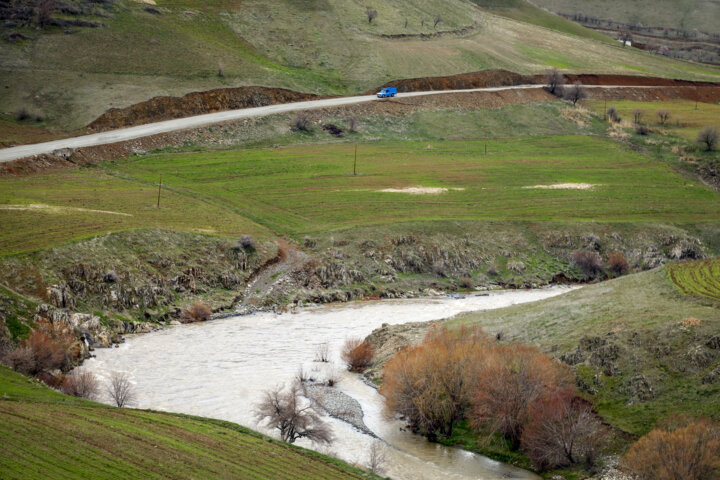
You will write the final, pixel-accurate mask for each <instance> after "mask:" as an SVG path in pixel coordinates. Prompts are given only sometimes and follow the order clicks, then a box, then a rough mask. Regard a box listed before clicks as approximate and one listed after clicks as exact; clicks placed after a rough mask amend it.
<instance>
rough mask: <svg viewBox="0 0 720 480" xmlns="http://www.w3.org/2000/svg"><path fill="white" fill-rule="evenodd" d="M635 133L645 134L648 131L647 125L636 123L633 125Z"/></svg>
mask: <svg viewBox="0 0 720 480" xmlns="http://www.w3.org/2000/svg"><path fill="white" fill-rule="evenodd" d="M635 133H637V134H638V135H643V136H645V135H647V134H648V133H650V129H649V128H648V127H646V126H645V125H637V126H636V127H635Z"/></svg>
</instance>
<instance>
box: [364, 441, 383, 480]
mask: <svg viewBox="0 0 720 480" xmlns="http://www.w3.org/2000/svg"><path fill="white" fill-rule="evenodd" d="M384 463H385V452H384V448H383V446H382V444H381V443H380V442H379V441H375V442H373V443H372V445H370V453H369V454H368V464H367V467H368V470H370V473H374V474H376V475H381V474H382V472H383V470H384V468H383V465H384Z"/></svg>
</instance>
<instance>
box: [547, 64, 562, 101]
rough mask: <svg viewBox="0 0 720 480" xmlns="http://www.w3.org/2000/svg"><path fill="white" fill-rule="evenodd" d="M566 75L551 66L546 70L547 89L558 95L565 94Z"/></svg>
mask: <svg viewBox="0 0 720 480" xmlns="http://www.w3.org/2000/svg"><path fill="white" fill-rule="evenodd" d="M563 85H565V77H564V76H563V74H562V73H560V71H559V70H558V69H557V68H550V69H548V70H546V71H545V90H547V91H548V92H549V93H550V94H552V95H555V96H556V97H562V96H563V94H564V88H563Z"/></svg>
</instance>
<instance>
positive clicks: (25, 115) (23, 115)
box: [13, 107, 31, 122]
mask: <svg viewBox="0 0 720 480" xmlns="http://www.w3.org/2000/svg"><path fill="white" fill-rule="evenodd" d="M13 117H14V118H15V120H17V121H18V122H24V121H25V120H28V119H29V118H30V117H31V115H30V112H28V110H27V108H25V107H22V108H20V109H18V110H16V111H15V113H14V114H13Z"/></svg>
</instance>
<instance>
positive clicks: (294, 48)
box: [0, 0, 720, 130]
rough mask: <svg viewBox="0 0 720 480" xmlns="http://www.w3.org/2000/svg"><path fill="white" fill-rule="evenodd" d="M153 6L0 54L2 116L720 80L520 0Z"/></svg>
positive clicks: (719, 72)
mask: <svg viewBox="0 0 720 480" xmlns="http://www.w3.org/2000/svg"><path fill="white" fill-rule="evenodd" d="M157 3H158V8H156V10H157V11H158V12H159V14H154V13H150V12H148V11H146V10H145V7H146V5H143V4H141V3H139V2H132V1H125V2H123V3H122V5H121V6H120V7H118V8H116V9H115V12H114V14H113V16H112V17H111V18H91V20H94V21H102V22H103V23H104V24H105V25H106V27H104V28H95V29H93V28H81V29H76V30H75V31H74V33H73V34H71V35H67V34H65V33H63V32H62V31H61V30H59V29H56V30H51V31H48V32H46V33H42V34H41V33H39V32H38V31H37V30H34V29H27V31H26V32H25V33H26V34H27V35H29V36H30V37H31V39H30V40H26V41H24V42H21V43H20V44H7V45H6V48H4V49H3V50H2V53H0V76H2V78H3V79H4V82H3V84H4V86H5V87H6V88H2V89H0V103H2V105H3V106H4V108H3V112H0V113H3V114H4V115H5V117H4V118H5V120H7V121H11V120H10V119H11V114H12V112H15V111H17V110H18V109H21V108H26V109H27V110H28V111H29V112H30V113H31V114H32V115H33V116H35V115H40V116H41V117H42V118H43V119H44V120H43V122H41V123H40V126H44V127H51V128H55V129H58V128H59V129H64V130H72V129H75V128H79V127H81V126H83V125H85V124H87V123H89V122H90V121H91V120H93V119H94V118H96V117H97V116H99V115H100V114H101V113H102V112H104V111H105V110H106V109H108V108H110V107H121V106H127V105H130V104H133V103H137V102H139V101H142V100H146V99H148V98H150V97H153V96H156V95H168V94H171V95H179V94H184V93H187V92H189V91H196V90H208V89H212V88H219V87H227V86H237V85H253V84H261V85H271V86H278V87H287V88H292V89H296V90H302V91H307V92H317V93H353V92H358V91H365V90H367V89H369V88H373V87H375V86H377V85H380V84H383V83H385V82H387V81H390V80H393V79H398V78H408V77H420V76H431V75H450V74H456V73H464V72H469V71H477V70H483V69H488V68H506V69H511V70H515V71H519V72H522V73H538V72H541V71H543V70H544V69H545V68H547V67H548V66H550V65H555V66H560V67H562V68H567V69H572V70H582V71H594V72H608V71H617V72H624V73H638V72H642V73H648V74H653V75H659V76H669V77H678V78H697V79H706V80H713V79H715V80H717V79H720V69H718V68H715V67H711V66H702V65H697V64H691V63H685V62H678V61H674V60H671V59H668V58H665V57H660V56H656V55H650V54H647V53H644V52H641V51H638V50H634V49H623V48H620V47H619V46H618V45H616V44H615V43H613V42H608V41H607V39H606V38H605V37H604V36H602V35H598V34H597V33H595V32H592V31H590V30H587V29H584V28H581V27H578V26H576V25H573V24H572V23H571V22H566V21H565V20H562V19H560V18H556V17H554V16H552V15H550V14H548V13H547V12H544V11H542V10H540V9H537V8H535V7H532V6H530V5H528V4H527V3H525V2H522V3H516V4H515V5H514V6H513V7H512V8H509V9H508V8H504V9H502V10H480V9H478V8H476V7H475V5H474V4H473V3H471V2H468V1H465V0H448V1H441V0H412V1H411V0H390V1H388V2H384V3H383V6H382V8H380V6H379V5H376V7H377V9H379V15H378V18H377V19H376V20H375V21H373V22H372V23H368V22H367V18H366V16H365V14H364V10H365V6H366V5H365V3H362V2H357V1H356V0H341V1H335V2H327V1H325V2H312V4H311V3H309V2H306V1H301V2H297V1H291V0H282V1H278V2H271V3H268V2H262V1H259V0H248V1H244V2H242V5H241V6H238V5H237V3H236V2H230V1H223V2H210V3H209V2H200V1H198V0H183V1H181V0H159V1H158V2H157ZM480 3H481V4H483V2H480ZM438 15H440V16H441V17H442V22H441V23H439V24H438V25H437V29H436V28H435V27H433V23H434V22H433V19H434V18H435V17H436V16H438ZM508 17H512V18H508ZM406 20H407V27H405V21H406ZM423 23H424V24H423ZM471 25H477V27H476V28H475V29H474V30H472V31H471V32H470V33H467V34H465V35H461V36H458V35H454V34H450V35H445V36H441V37H439V38H432V39H427V38H425V39H423V38H418V37H409V38H405V39H402V40H391V39H388V38H384V37H382V35H385V34H409V35H417V34H420V33H425V34H431V33H434V32H436V31H444V30H449V31H451V30H454V29H458V28H463V27H467V26H471ZM2 28H4V27H2ZM3 31H4V30H3ZM0 33H1V32H0ZM528 39H532V44H531V45H530V44H529V42H528ZM220 66H222V70H223V76H218V75H217V73H218V69H219V67H220ZM49 79H51V80H50V81H49Z"/></svg>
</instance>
